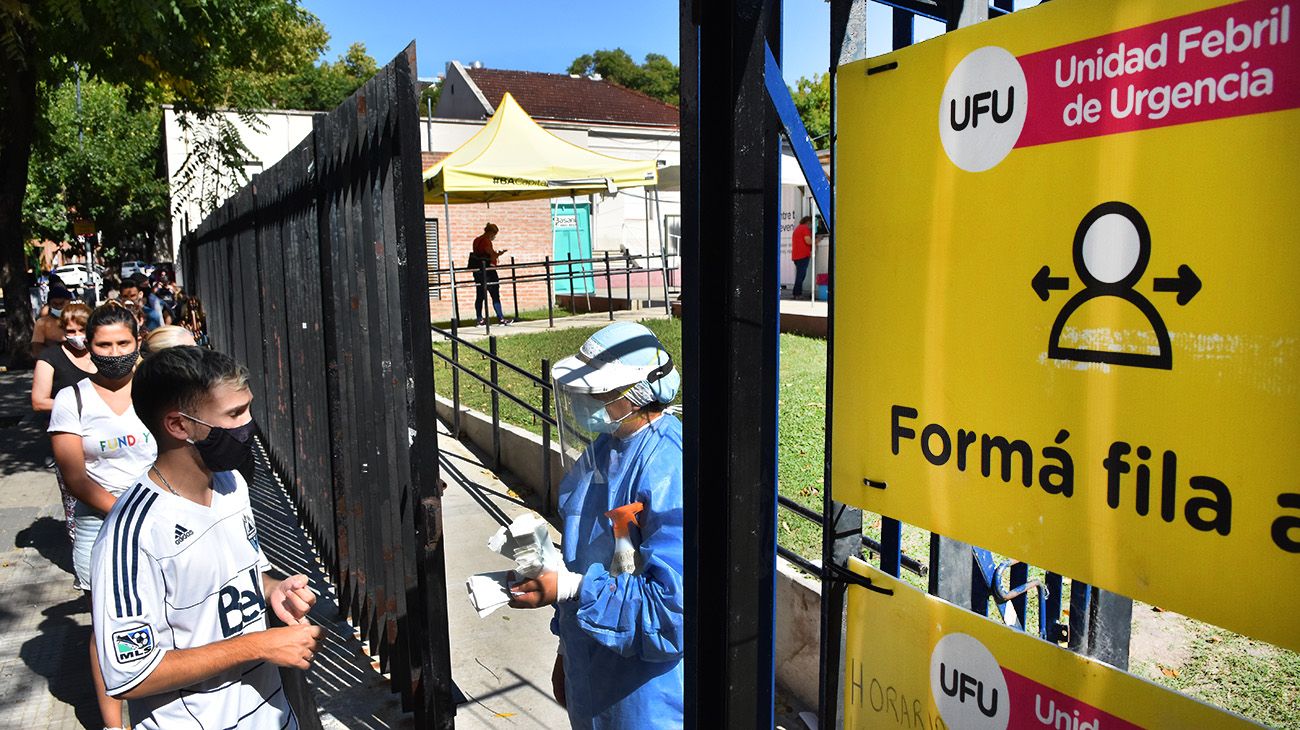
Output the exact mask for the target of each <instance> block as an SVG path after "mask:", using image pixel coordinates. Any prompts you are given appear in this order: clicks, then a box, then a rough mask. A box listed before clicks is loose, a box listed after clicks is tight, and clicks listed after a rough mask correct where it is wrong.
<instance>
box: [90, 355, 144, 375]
mask: <svg viewBox="0 0 1300 730" xmlns="http://www.w3.org/2000/svg"><path fill="white" fill-rule="evenodd" d="M139 359H140V351H139V350H132V351H130V352H128V353H127V354H125V355H96V354H95V353H93V352H92V353H90V361H91V362H93V363H95V369H97V370H99V374H100V375H102V376H104V377H105V378H108V379H109V380H120V379H122V378H125V377H126V376H127V375H129V374H130V373H131V368H134V367H135V363H136V361H137V360H139Z"/></svg>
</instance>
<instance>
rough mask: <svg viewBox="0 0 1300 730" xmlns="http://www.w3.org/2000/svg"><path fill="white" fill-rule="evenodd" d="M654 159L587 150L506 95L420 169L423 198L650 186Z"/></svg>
mask: <svg viewBox="0 0 1300 730" xmlns="http://www.w3.org/2000/svg"><path fill="white" fill-rule="evenodd" d="M656 181H657V175H656V163H655V161H654V160H625V159H622V158H618V157H610V156H609V155H603V154H601V153H599V152H592V151H591V150H589V149H586V148H585V147H580V146H578V145H576V144H573V143H571V142H566V141H564V140H562V139H560V138H559V137H557V136H555V135H554V134H551V133H550V132H548V131H546V130H545V129H542V128H541V127H540V126H538V124H537V122H534V121H533V119H532V117H530V116H528V114H527V113H526V112H525V111H524V110H523V109H522V108H521V107H520V106H519V104H518V102H516V101H515V99H514V97H513V96H511V95H510V94H509V93H507V94H506V95H505V96H504V97H503V98H502V99H501V104H500V105H499V106H498V107H497V110H496V113H495V114H493V115H492V118H491V119H489V120H488V123H487V124H485V125H484V126H483V129H480V130H479V131H478V133H477V134H475V135H474V136H473V137H471V138H470V139H469V140H468V141H467V142H465V144H463V145H461V146H460V148H459V149H457V150H456V151H455V152H452V153H451V154H450V155H448V156H447V157H446V158H445V159H443V160H442V161H441V162H439V163H438V164H437V165H434V166H433V167H431V168H429V169H428V170H426V171H425V172H424V202H425V203H426V204H430V205H433V204H437V203H496V202H505V201H511V200H541V199H546V198H567V197H570V196H576V195H587V194H590V193H596V192H609V193H613V192H616V191H617V190H618V189H620V188H629V187H646V186H652V185H654V184H655V183H656Z"/></svg>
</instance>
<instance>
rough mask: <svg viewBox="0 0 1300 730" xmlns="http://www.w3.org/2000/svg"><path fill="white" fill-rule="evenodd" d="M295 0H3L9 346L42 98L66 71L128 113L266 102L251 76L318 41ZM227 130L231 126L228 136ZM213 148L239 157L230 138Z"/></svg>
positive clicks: (0, 123) (0, 45) (42, 131)
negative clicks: (99, 85)
mask: <svg viewBox="0 0 1300 730" xmlns="http://www.w3.org/2000/svg"><path fill="white" fill-rule="evenodd" d="M311 26H312V23H311V22H310V14H309V13H308V12H307V11H306V10H305V9H303V8H302V7H301V6H300V4H299V3H298V1H297V0H201V1H199V0H0V84H2V86H0V280H2V282H3V286H4V294H5V304H6V310H7V317H6V326H7V333H8V345H7V348H6V349H7V350H8V351H9V352H10V353H21V352H24V351H25V350H26V344H25V342H26V339H27V338H28V337H29V336H30V332H31V312H30V311H29V309H28V307H27V291H26V276H25V260H24V255H23V249H24V241H25V240H26V238H27V234H28V233H29V231H26V230H24V228H25V226H24V220H23V215H22V214H23V209H24V201H25V199H26V195H27V191H28V189H29V186H28V182H29V181H28V170H29V164H30V161H31V155H32V152H33V149H34V148H36V147H37V146H38V144H39V143H40V142H41V141H42V140H43V139H46V138H48V137H49V136H50V134H51V126H52V125H51V123H50V120H48V119H46V118H45V117H44V116H43V114H44V112H45V110H47V109H50V108H52V106H51V105H50V104H49V102H48V99H44V98H42V94H48V93H50V92H53V91H54V90H57V89H60V88H62V86H63V85H64V84H65V83H66V82H67V81H68V80H69V79H71V78H72V77H73V74H74V69H79V70H80V71H82V72H85V73H86V75H87V77H89V78H92V79H95V80H96V81H101V82H105V83H108V84H113V85H116V86H118V87H120V88H121V89H124V90H125V91H126V103H127V105H128V107H130V108H131V109H136V110H138V109H140V108H142V107H144V106H145V105H146V104H152V103H156V102H159V101H166V102H170V103H173V104H175V105H176V106H177V108H178V109H180V110H182V111H185V112H189V113H191V114H193V115H194V117H195V118H197V119H203V118H205V117H209V116H212V115H213V112H214V110H216V109H221V108H233V109H239V110H252V109H256V108H259V107H262V106H265V103H264V102H265V96H264V95H263V94H262V92H261V90H260V88H259V84H258V82H257V75H258V74H274V73H277V72H279V71H281V70H283V69H286V68H301V67H302V65H303V63H304V62H306V63H310V62H312V61H314V60H315V59H316V58H317V57H318V56H319V55H320V52H321V50H322V47H323V36H321V35H320V34H319V33H317V34H316V35H315V36H314V37H313V35H312V33H313V31H312V30H311ZM227 131H228V132H229V131H230V130H227ZM216 143H217V146H218V149H221V150H223V151H226V152H232V153H233V154H232V155H231V157H232V158H237V157H238V155H239V154H240V152H241V149H240V148H242V143H239V142H238V141H237V138H236V140H231V139H230V137H229V134H223V135H221V137H220V139H218V140H217V141H216Z"/></svg>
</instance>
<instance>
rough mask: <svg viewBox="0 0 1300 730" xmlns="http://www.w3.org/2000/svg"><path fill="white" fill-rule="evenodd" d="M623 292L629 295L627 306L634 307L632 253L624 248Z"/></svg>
mask: <svg viewBox="0 0 1300 730" xmlns="http://www.w3.org/2000/svg"><path fill="white" fill-rule="evenodd" d="M623 293H624V294H626V295H627V308H628V309H629V310H630V309H632V254H630V253H628V252H627V249H624V250H623Z"/></svg>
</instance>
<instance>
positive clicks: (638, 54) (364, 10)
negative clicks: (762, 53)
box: [303, 0, 888, 84]
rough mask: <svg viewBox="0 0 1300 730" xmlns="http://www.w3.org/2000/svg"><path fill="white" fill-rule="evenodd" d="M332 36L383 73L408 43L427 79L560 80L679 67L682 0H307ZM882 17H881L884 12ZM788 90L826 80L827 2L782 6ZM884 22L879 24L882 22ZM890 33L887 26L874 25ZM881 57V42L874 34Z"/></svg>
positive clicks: (333, 50)
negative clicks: (614, 63)
mask: <svg viewBox="0 0 1300 730" xmlns="http://www.w3.org/2000/svg"><path fill="white" fill-rule="evenodd" d="M303 4H304V5H305V6H306V8H307V9H308V10H310V11H311V12H313V13H315V14H316V15H317V16H318V17H319V18H320V19H321V20H322V21H323V22H324V23H325V27H326V29H328V30H329V32H330V36H331V37H332V41H331V47H330V50H329V52H328V54H327V57H328V58H329V59H330V60H333V59H334V58H335V57H337V56H338V55H339V54H340V53H342V52H343V51H344V50H345V49H346V48H347V47H348V45H349V44H350V43H352V42H354V41H362V42H364V43H365V44H366V49H367V50H368V51H369V52H370V55H372V56H374V57H375V58H376V60H378V61H379V62H380V63H381V64H383V63H385V62H387V61H388V60H390V59H391V58H392V57H393V56H395V55H396V54H397V52H398V51H400V50H401V49H402V48H403V47H404V46H405V45H406V43H407V42H409V41H410V40H411V39H412V38H414V39H415V40H416V50H417V54H418V62H419V66H420V75H421V76H422V77H431V76H435V75H437V74H438V73H441V72H442V70H443V67H444V66H445V65H446V63H447V61H449V60H451V59H456V60H458V61H461V62H462V63H466V64H468V63H469V62H470V61H482V62H483V63H484V64H485V65H487V66H489V67H491V68H508V69H519V70H526V71H549V72H552V73H564V72H565V71H566V69H567V68H568V65H569V63H570V62H571V61H572V60H573V59H574V58H576V57H577V56H580V55H582V54H584V53H590V52H591V51H593V50H596V49H598V48H622V49H623V50H625V51H627V52H628V53H629V54H631V56H632V57H633V58H634V59H636V60H637V61H641V60H642V59H644V57H645V54H647V53H661V54H663V55H665V56H668V57H669V58H671V59H672V60H673V61H674V62H676V61H677V55H678V54H677V51H678V43H677V25H678V21H677V12H678V2H677V0H637V1H635V2H632V1H629V0H616V1H615V2H609V3H577V2H570V1H569V0H471V1H470V2H465V1H463V0H462V2H457V3H452V2H446V1H445V0H443V1H441V2H436V3H435V2H429V1H428V0H425V1H424V2H413V1H412V0H362V1H361V2H357V0H304V2H303ZM879 10H880V11H881V13H882V14H883V13H884V12H887V11H884V9H883V8H879ZM784 19H785V32H784V45H785V49H786V54H785V62H784V64H783V67H784V68H783V70H784V71H785V77H786V81H787V82H789V83H791V84H793V82H794V81H795V80H796V79H798V78H799V77H800V76H809V77H811V76H812V75H813V74H814V73H825V71H826V68H827V65H828V56H829V54H830V50H829V45H830V40H829V38H830V5H829V3H827V2H826V1H825V0H785V18H784ZM882 19H883V15H882ZM871 25H872V26H874V28H878V29H880V30H881V31H887V29H888V23H887V22H885V23H873V24H871ZM872 39H873V41H875V43H874V45H876V47H877V48H878V50H879V51H881V52H883V51H885V50H887V49H886V48H885V47H884V45H883V44H884V43H887V42H888V41H887V39H886V38H885V37H884V36H879V37H877V34H875V33H873V34H872Z"/></svg>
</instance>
